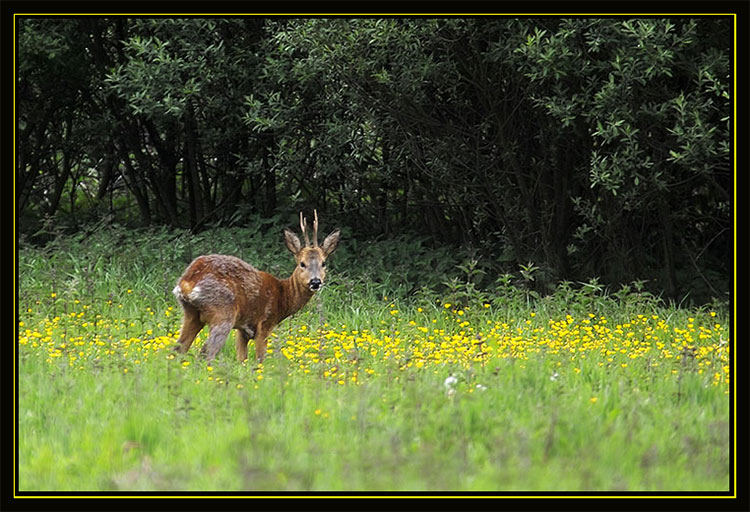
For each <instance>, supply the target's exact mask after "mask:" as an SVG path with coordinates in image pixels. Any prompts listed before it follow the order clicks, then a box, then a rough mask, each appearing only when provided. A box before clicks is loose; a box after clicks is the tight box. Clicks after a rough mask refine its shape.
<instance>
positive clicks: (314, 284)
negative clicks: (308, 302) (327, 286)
mask: <svg viewBox="0 0 750 512" xmlns="http://www.w3.org/2000/svg"><path fill="white" fill-rule="evenodd" d="M321 286H323V282H322V281H321V280H320V279H318V278H317V277H316V278H314V279H310V289H311V290H317V289H319V288H320V287H321Z"/></svg>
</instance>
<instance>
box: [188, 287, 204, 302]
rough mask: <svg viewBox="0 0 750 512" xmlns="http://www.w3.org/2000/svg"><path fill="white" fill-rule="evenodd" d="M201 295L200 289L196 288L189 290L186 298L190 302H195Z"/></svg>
mask: <svg viewBox="0 0 750 512" xmlns="http://www.w3.org/2000/svg"><path fill="white" fill-rule="evenodd" d="M200 295H201V287H200V286H196V287H195V288H193V289H192V290H190V293H188V295H187V298H188V299H190V300H196V299H197V298H198V297H200Z"/></svg>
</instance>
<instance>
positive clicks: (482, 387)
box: [477, 384, 487, 391]
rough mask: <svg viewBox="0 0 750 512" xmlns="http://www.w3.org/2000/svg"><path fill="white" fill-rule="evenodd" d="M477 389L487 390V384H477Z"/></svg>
mask: <svg viewBox="0 0 750 512" xmlns="http://www.w3.org/2000/svg"><path fill="white" fill-rule="evenodd" d="M477 389H478V390H479V391H487V386H483V385H482V384H477Z"/></svg>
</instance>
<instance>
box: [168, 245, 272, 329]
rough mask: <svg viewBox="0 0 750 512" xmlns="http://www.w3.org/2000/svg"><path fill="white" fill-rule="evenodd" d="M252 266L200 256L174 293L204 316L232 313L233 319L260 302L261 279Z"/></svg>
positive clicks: (226, 258) (232, 259)
mask: <svg viewBox="0 0 750 512" xmlns="http://www.w3.org/2000/svg"><path fill="white" fill-rule="evenodd" d="M261 274H264V273H263V272H260V271H259V270H257V269H256V268H255V267H253V266H252V265H250V264H248V263H246V262H245V261H243V260H241V259H239V258H236V257H234V256H226V255H222V254H208V255H204V256H199V257H197V258H196V259H194V260H193V262H192V263H191V264H190V265H189V266H188V268H187V269H185V272H183V274H182V276H181V277H180V279H179V281H178V282H177V286H176V287H175V290H174V293H175V295H176V296H177V298H178V299H179V300H180V301H182V302H184V303H187V304H189V305H191V306H193V307H195V308H196V309H198V310H200V311H201V312H202V313H204V314H206V315H207V316H213V314H211V313H210V311H211V310H217V312H219V313H221V312H225V311H227V309H228V308H231V309H232V310H234V312H235V315H236V316H246V314H243V312H247V311H248V310H251V309H253V306H260V304H257V303H258V301H259V298H262V297H261V296H262V293H261V290H262V286H263V279H262V276H261Z"/></svg>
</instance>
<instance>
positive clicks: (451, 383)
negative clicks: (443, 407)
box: [443, 375, 458, 389]
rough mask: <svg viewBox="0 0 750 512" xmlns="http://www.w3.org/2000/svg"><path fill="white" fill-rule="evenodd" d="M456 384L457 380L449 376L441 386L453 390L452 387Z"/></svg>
mask: <svg viewBox="0 0 750 512" xmlns="http://www.w3.org/2000/svg"><path fill="white" fill-rule="evenodd" d="M457 382H458V379H457V378H455V377H454V376H453V375H451V376H449V377H448V378H447V379H445V382H443V386H445V389H453V386H455V385H456V383H457Z"/></svg>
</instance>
